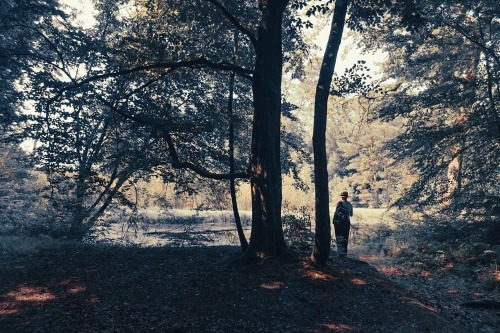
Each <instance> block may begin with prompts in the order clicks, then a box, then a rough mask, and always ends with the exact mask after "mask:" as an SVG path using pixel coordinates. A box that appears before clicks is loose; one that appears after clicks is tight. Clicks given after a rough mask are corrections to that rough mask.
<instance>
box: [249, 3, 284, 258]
mask: <svg viewBox="0 0 500 333" xmlns="http://www.w3.org/2000/svg"><path fill="white" fill-rule="evenodd" d="M287 3H288V0H259V11H260V22H259V27H258V43H257V47H256V64H255V71H254V81H253V99H254V118H253V129H252V148H251V159H250V170H249V173H250V185H251V191H252V230H251V235H250V246H249V249H248V251H247V252H246V256H247V257H249V258H252V257H256V256H268V255H279V254H282V253H284V252H287V250H288V249H287V246H286V243H285V238H284V236H283V228H282V224H281V200H282V192H281V164H280V116H281V74H282V53H283V52H282V45H281V43H282V40H281V24H282V17H283V11H284V9H285V7H286V5H287Z"/></svg>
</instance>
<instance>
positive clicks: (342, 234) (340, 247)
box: [333, 191, 354, 256]
mask: <svg viewBox="0 0 500 333" xmlns="http://www.w3.org/2000/svg"><path fill="white" fill-rule="evenodd" d="M348 197H349V195H348V193H347V192H346V191H344V192H342V193H341V194H340V198H341V200H340V201H339V202H338V203H337V207H336V208H335V214H334V215H333V227H334V229H335V239H336V242H337V251H338V252H339V254H340V255H341V256H345V255H346V254H347V244H348V242H349V231H350V230H351V216H353V213H354V212H353V207H352V205H351V203H350V202H349V201H347V198H348Z"/></svg>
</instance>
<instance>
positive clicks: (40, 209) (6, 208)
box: [0, 142, 52, 234]
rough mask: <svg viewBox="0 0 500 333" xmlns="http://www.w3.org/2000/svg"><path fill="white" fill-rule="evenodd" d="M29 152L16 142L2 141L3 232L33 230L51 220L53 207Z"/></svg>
mask: <svg viewBox="0 0 500 333" xmlns="http://www.w3.org/2000/svg"><path fill="white" fill-rule="evenodd" d="M40 193H41V191H40V187H39V183H38V182H37V179H36V176H35V175H34V173H33V172H32V170H31V166H30V164H29V162H28V159H27V156H26V154H25V153H24V152H23V151H22V150H21V149H20V148H19V147H18V146H16V145H14V144H6V143H3V142H2V143H0V233H2V234H10V233H33V232H36V230H38V226H37V224H38V223H40V224H48V223H50V220H51V217H52V215H51V210H50V209H49V207H48V206H47V204H46V202H45V201H44V200H42V198H41V195H40Z"/></svg>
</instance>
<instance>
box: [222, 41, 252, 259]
mask: <svg viewBox="0 0 500 333" xmlns="http://www.w3.org/2000/svg"><path fill="white" fill-rule="evenodd" d="M237 51H238V31H235V32H234V49H233V59H232V60H233V64H234V63H236V52H237ZM235 75H236V73H235V72H231V77H230V79H229V100H228V102H227V110H228V113H229V169H230V171H229V173H231V174H234V169H235V168H234V119H233V98H234V78H235ZM229 182H230V183H229V184H230V185H229V186H230V191H231V202H232V206H233V214H234V222H235V223H236V230H238V238H239V240H240V246H241V251H242V252H246V251H247V250H248V242H247V239H246V237H245V233H244V232H243V227H242V225H241V218H240V214H239V212H238V201H237V200H236V185H235V179H234V178H231V179H230V180H229Z"/></svg>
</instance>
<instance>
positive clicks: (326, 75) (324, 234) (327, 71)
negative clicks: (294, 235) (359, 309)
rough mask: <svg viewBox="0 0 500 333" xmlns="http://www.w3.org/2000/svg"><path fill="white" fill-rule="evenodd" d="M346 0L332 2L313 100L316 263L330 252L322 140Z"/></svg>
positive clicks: (314, 253)
mask: <svg viewBox="0 0 500 333" xmlns="http://www.w3.org/2000/svg"><path fill="white" fill-rule="evenodd" d="M348 3H349V1H346V0H337V1H336V2H335V8H334V11H333V19H332V24H331V27H330V35H329V37H328V42H327V45H326V50H325V54H324V56H323V62H322V64H321V70H320V73H319V78H318V84H317V86H316V95H315V101H314V128H313V152H314V185H315V217H316V227H315V237H314V249H313V252H312V254H311V260H312V261H313V262H314V263H317V264H319V265H326V263H327V261H328V257H329V255H330V243H331V239H332V236H331V228H330V207H329V205H330V200H329V194H328V169H327V158H326V142H325V141H326V119H327V107H328V97H329V95H330V94H329V93H330V86H331V83H332V78H333V72H334V69H335V63H336V60H337V54H338V51H339V47H340V42H341V40H342V33H343V30H344V23H345V17H346V13H347V6H348Z"/></svg>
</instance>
